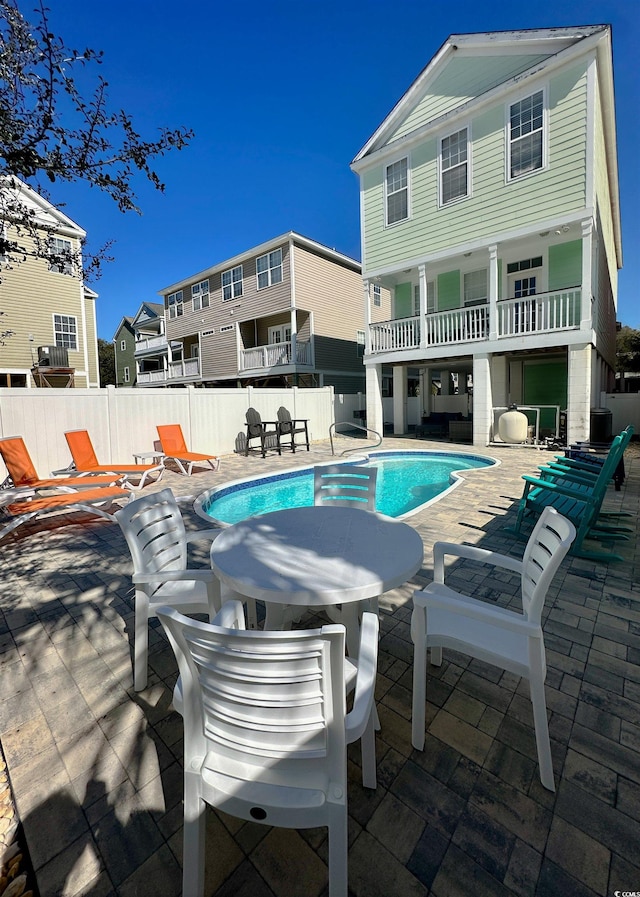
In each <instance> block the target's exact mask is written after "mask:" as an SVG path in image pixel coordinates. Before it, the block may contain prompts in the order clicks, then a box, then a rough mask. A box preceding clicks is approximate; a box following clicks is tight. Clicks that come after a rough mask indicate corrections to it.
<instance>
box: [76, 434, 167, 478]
mask: <svg viewBox="0 0 640 897" xmlns="http://www.w3.org/2000/svg"><path fill="white" fill-rule="evenodd" d="M64 435H65V439H66V440H67V445H68V446H69V451H70V452H71V457H72V458H73V466H74V467H75V469H76V470H77V471H78V473H79V474H81V475H83V476H91V477H94V476H96V475H97V474H104V473H113V474H119V475H120V476H126V477H127V479H129V478H130V477H132V476H139V477H140V482H139V483H138V485H137V488H138V489H142V487H143V486H144V484H145V482H146V480H147V477H148V476H149V475H150V474H152V473H157V474H158V478H157V480H156V482H159V480H160V479H161V477H162V474H163V473H164V462H161V463H160V464H98V459H97V458H96V453H95V451H94V449H93V443H92V442H91V437H90V436H89V433H88V431H87V430H68V431H67V432H66V433H65V434H64ZM70 472H71V468H70Z"/></svg>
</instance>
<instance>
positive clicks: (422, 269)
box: [418, 265, 427, 349]
mask: <svg viewBox="0 0 640 897" xmlns="http://www.w3.org/2000/svg"><path fill="white" fill-rule="evenodd" d="M418 277H419V283H420V348H421V349H426V348H427V266H426V265H419V266H418Z"/></svg>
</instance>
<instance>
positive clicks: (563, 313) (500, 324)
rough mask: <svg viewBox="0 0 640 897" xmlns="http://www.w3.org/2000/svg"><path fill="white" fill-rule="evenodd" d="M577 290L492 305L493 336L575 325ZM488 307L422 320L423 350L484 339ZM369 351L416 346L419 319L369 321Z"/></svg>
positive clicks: (456, 310)
mask: <svg viewBox="0 0 640 897" xmlns="http://www.w3.org/2000/svg"><path fill="white" fill-rule="evenodd" d="M581 304H582V291H581V290H580V289H579V288H578V289H573V290H559V291H557V292H553V293H541V294H539V295H537V296H528V297H526V298H525V299H506V300H504V301H500V302H498V303H497V305H496V312H497V322H496V326H497V338H498V339H500V338H504V337H510V336H522V335H527V334H532V335H533V334H540V333H551V332H553V331H557V330H572V329H576V328H578V327H580V318H581ZM489 327H490V315H489V305H488V304H486V305H474V306H471V307H470V308H454V309H451V310H450V311H441V312H436V313H434V314H429V315H427V316H426V317H425V318H424V331H425V343H426V348H431V347H433V346H451V345H457V344H460V343H470V342H482V341H487V340H488V339H489ZM369 333H370V337H371V353H372V354H375V353H376V352H393V351H399V350H402V349H418V348H420V337H421V319H420V318H419V317H413V318H398V319H397V320H395V321H382V322H381V323H377V324H371V325H370V328H369Z"/></svg>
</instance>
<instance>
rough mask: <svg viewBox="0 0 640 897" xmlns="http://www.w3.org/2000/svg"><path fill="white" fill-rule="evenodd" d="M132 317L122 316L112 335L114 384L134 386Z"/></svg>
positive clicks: (134, 364)
mask: <svg viewBox="0 0 640 897" xmlns="http://www.w3.org/2000/svg"><path fill="white" fill-rule="evenodd" d="M132 323H133V318H130V317H126V316H125V317H124V318H122V320H121V321H120V323H119V324H118V326H117V328H116V332H115V334H114V335H113V350H114V360H115V369H116V386H135V382H136V376H135V375H136V362H135V341H136V338H135V334H134V332H133V327H132V326H131V325H132Z"/></svg>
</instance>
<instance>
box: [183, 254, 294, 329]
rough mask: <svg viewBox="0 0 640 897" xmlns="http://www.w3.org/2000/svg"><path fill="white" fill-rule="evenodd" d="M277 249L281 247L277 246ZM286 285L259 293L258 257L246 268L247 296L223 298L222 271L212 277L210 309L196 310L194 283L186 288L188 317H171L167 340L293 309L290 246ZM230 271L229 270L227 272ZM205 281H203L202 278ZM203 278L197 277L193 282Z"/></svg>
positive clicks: (285, 261)
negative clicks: (225, 299) (193, 299)
mask: <svg viewBox="0 0 640 897" xmlns="http://www.w3.org/2000/svg"><path fill="white" fill-rule="evenodd" d="M275 248H276V249H277V248H278V247H275ZM281 248H282V283H279V284H274V285H273V286H270V287H265V288H264V289H262V290H258V285H257V278H256V258H257V257H256V258H252V259H249V260H248V261H245V262H244V264H243V266H242V276H243V283H242V289H243V294H242V296H241V297H240V298H238V299H230V300H228V301H227V302H224V301H223V299H222V273H223V272H222V271H220V272H218V273H216V274H215V275H213V276H212V277H210V278H209V307H208V308H203V309H198V310H197V311H193V306H192V302H191V286H192V283H191V282H190V283H189V284H187V286H186V287H184V289H183V295H184V303H183V305H184V314H183V315H182V317H180V318H174V319H172V320H170V319H169V318H168V316H167V337H168V338H169V339H181V338H182V337H184V336H188V335H189V334H193V333H197V332H198V331H200V330H210V329H211V328H215V329H216V330H217V329H218V328H219V327H220V326H224V325H225V324H230V323H233V322H235V321H249V320H252V319H253V318H256V317H261V316H263V315H269V314H273V313H275V312H278V311H283V310H285V309H288V308H290V306H291V273H290V266H289V244H288V243H285V244H283V245H282V247H281ZM224 270H227V269H224ZM200 279H201V278H200ZM198 282H199V278H197V277H194V278H193V283H198Z"/></svg>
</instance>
